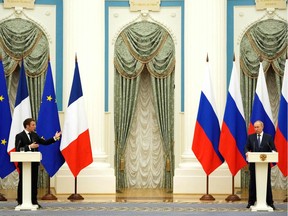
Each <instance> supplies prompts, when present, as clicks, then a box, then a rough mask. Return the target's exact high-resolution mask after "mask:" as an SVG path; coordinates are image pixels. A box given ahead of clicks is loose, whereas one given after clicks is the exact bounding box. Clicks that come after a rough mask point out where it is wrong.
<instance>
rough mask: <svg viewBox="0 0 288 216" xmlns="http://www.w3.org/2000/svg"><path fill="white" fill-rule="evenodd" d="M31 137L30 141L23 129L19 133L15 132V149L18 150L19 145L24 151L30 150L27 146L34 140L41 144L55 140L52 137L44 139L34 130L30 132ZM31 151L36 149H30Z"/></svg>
mask: <svg viewBox="0 0 288 216" xmlns="http://www.w3.org/2000/svg"><path fill="white" fill-rule="evenodd" d="M31 138H32V140H31V141H30V140H29V138H28V136H27V134H26V132H25V130H23V131H22V132H21V133H19V134H17V135H16V138H15V149H16V151H20V148H21V147H24V148H25V151H30V150H29V147H28V146H29V145H30V144H31V143H33V142H36V143H37V144H41V145H49V144H51V143H54V142H55V140H54V138H50V139H47V140H45V139H43V138H41V137H39V136H38V134H37V133H35V132H31ZM31 151H38V149H31Z"/></svg>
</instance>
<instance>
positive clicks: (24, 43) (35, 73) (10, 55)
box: [0, 18, 49, 187]
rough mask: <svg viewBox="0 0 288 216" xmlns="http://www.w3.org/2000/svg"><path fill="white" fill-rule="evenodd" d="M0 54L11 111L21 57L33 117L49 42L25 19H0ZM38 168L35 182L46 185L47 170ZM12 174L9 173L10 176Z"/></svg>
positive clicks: (41, 90)
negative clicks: (37, 179) (38, 173)
mask: <svg viewBox="0 0 288 216" xmlns="http://www.w3.org/2000/svg"><path fill="white" fill-rule="evenodd" d="M0 56H1V57H2V61H3V65H4V71H5V76H6V82H7V88H8V94H9V99H10V107H11V110H12V111H13V110H14V105H15V100H16V93H17V87H18V81H19V75H20V66H21V61H22V59H23V60H24V68H25V72H26V75H27V85H28V92H29V96H30V102H31V111H32V117H33V118H34V119H36V120H37V118H38V111H39V107H40V103H41V97H42V92H43V88H44V81H45V77H46V71H47V67H48V58H49V42H48V40H47V37H46V35H45V34H44V32H43V31H42V29H40V28H39V27H38V26H37V25H36V24H35V23H33V22H31V21H29V20H25V19H21V18H15V19H9V20H5V21H3V22H1V23H0ZM23 120H24V119H23ZM40 172H41V174H40V175H39V186H42V187H46V185H47V174H46V173H45V172H44V170H43V167H41V170H40ZM14 177H15V176H14V175H13V177H11V178H14Z"/></svg>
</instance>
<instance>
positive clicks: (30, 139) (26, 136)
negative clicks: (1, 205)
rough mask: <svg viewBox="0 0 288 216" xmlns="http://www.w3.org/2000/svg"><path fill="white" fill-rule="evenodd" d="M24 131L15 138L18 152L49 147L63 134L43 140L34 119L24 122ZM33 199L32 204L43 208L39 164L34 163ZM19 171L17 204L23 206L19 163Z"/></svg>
mask: <svg viewBox="0 0 288 216" xmlns="http://www.w3.org/2000/svg"><path fill="white" fill-rule="evenodd" d="M23 126H24V130H23V131H22V132H21V133H19V134H17V135H16V138H15V148H16V151H20V150H21V151H23V150H24V151H38V147H39V144H42V145H49V144H52V143H54V142H56V141H57V140H58V139H59V138H60V136H61V132H58V131H57V132H56V133H55V135H54V137H52V138H50V139H47V140H45V139H43V138H41V137H39V136H38V134H37V133H36V132H35V129H36V122H35V120H34V119H33V118H28V119H25V121H24V122H23ZM31 166H32V167H31V198H32V200H31V201H32V204H34V205H38V207H39V208H41V206H40V205H39V204H38V201H37V188H38V167H39V162H32V164H31ZM18 169H19V171H20V172H19V182H18V190H17V202H18V205H21V204H22V163H21V162H20V163H18Z"/></svg>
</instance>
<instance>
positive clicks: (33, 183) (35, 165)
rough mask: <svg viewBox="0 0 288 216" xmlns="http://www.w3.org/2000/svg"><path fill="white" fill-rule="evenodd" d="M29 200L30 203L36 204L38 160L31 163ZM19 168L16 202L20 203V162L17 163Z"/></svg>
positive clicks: (21, 178)
mask: <svg viewBox="0 0 288 216" xmlns="http://www.w3.org/2000/svg"><path fill="white" fill-rule="evenodd" d="M31 166H32V167H31V202H32V204H37V189H38V167H39V163H38V162H32V163H31ZM18 168H19V182H18V189H17V202H18V204H22V201H23V199H22V181H23V177H22V170H23V168H22V163H18Z"/></svg>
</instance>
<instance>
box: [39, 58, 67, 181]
mask: <svg viewBox="0 0 288 216" xmlns="http://www.w3.org/2000/svg"><path fill="white" fill-rule="evenodd" d="M57 131H61V129H60V122H59V115H58V108H57V101H56V95H55V90H54V82H53V77H52V71H51V65H50V61H49V62H48V69H47V74H46V80H45V85H44V90H43V95H42V101H41V105H40V110H39V115H38V121H37V134H38V135H39V136H40V137H43V138H44V139H49V138H51V137H53V136H54V135H55V133H56V132H57ZM39 151H40V152H41V154H42V160H41V163H42V165H43V166H44V168H45V170H46V171H47V173H48V174H49V176H50V177H52V176H54V174H55V173H56V172H57V171H58V170H59V169H60V167H61V166H62V165H63V163H64V162H65V160H64V158H63V155H62V153H61V151H60V140H57V141H56V142H55V143H53V144H52V145H39Z"/></svg>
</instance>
